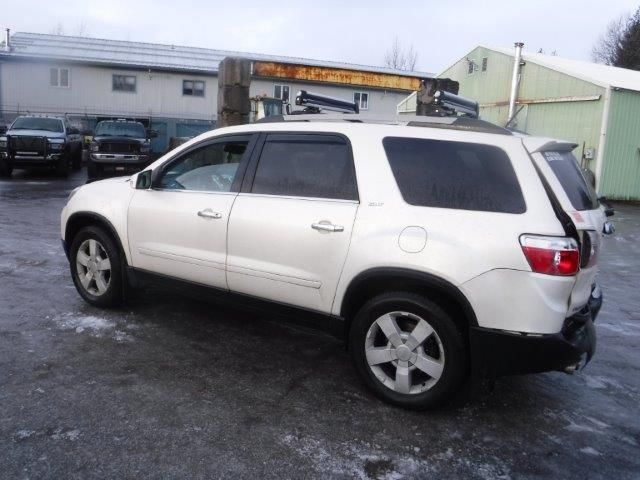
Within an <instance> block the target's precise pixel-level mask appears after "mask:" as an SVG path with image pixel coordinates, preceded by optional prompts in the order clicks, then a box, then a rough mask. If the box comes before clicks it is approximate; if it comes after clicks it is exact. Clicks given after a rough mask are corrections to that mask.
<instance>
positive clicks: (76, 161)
mask: <svg viewBox="0 0 640 480" xmlns="http://www.w3.org/2000/svg"><path fill="white" fill-rule="evenodd" d="M80 168H82V148H78V149H77V150H76V153H75V154H74V155H73V169H74V170H80Z"/></svg>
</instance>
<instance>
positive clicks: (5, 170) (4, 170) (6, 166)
mask: <svg viewBox="0 0 640 480" xmlns="http://www.w3.org/2000/svg"><path fill="white" fill-rule="evenodd" d="M12 173H13V166H12V165H11V164H10V163H7V162H6V161H3V160H0V177H11V174H12Z"/></svg>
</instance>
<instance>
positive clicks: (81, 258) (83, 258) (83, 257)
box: [76, 250, 89, 267]
mask: <svg viewBox="0 0 640 480" xmlns="http://www.w3.org/2000/svg"><path fill="white" fill-rule="evenodd" d="M76 260H77V261H78V263H79V264H80V265H82V266H83V267H86V266H87V263H89V255H87V254H86V253H84V252H83V251H81V250H78V256H77V257H76Z"/></svg>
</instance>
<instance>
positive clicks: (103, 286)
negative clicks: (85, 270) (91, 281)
mask: <svg viewBox="0 0 640 480" xmlns="http://www.w3.org/2000/svg"><path fill="white" fill-rule="evenodd" d="M95 280H96V288H97V289H98V293H104V292H105V291H106V290H107V282H105V280H104V274H103V273H102V272H98V274H97V275H96V276H95Z"/></svg>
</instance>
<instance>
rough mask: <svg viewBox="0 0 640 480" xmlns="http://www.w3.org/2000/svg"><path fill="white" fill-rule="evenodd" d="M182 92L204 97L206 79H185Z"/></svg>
mask: <svg viewBox="0 0 640 480" xmlns="http://www.w3.org/2000/svg"><path fill="white" fill-rule="evenodd" d="M182 94H183V95H189V96H192V97H204V81H203V80H183V81H182Z"/></svg>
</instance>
